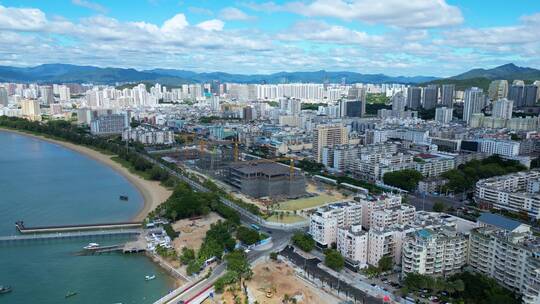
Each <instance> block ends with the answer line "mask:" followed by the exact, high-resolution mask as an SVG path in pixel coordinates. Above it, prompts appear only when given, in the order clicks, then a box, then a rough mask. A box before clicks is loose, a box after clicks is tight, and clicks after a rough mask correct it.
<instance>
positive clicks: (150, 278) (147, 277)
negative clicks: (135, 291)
mask: <svg viewBox="0 0 540 304" xmlns="http://www.w3.org/2000/svg"><path fill="white" fill-rule="evenodd" d="M155 278H156V276H155V275H151V276H148V275H147V276H145V277H144V279H145V280H146V281H151V280H153V279H155Z"/></svg>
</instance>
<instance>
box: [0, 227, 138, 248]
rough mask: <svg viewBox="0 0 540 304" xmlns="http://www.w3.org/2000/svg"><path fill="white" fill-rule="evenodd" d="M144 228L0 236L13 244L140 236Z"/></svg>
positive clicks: (3, 242)
mask: <svg viewBox="0 0 540 304" xmlns="http://www.w3.org/2000/svg"><path fill="white" fill-rule="evenodd" d="M142 231H143V230H142V229H121V230H105V231H68V232H58V233H37V234H24V235H8V236H0V245H1V244H4V245H5V244H13V243H23V242H35V241H48V240H65V239H78V238H86V239H88V238H97V237H100V238H103V237H122V236H138V235H140V234H141V233H142Z"/></svg>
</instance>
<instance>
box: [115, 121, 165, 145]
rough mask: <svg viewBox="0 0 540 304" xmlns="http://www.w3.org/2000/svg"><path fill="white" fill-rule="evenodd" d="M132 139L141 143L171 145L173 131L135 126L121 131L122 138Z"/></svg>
mask: <svg viewBox="0 0 540 304" xmlns="http://www.w3.org/2000/svg"><path fill="white" fill-rule="evenodd" d="M128 139H129V140H132V141H136V142H139V143H141V144H143V145H172V144H174V133H173V132H172V131H169V130H160V129H154V128H144V127H140V126H139V127H137V128H136V129H127V130H124V131H123V132H122V140H124V141H125V140H128Z"/></svg>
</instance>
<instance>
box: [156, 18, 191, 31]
mask: <svg viewBox="0 0 540 304" xmlns="http://www.w3.org/2000/svg"><path fill="white" fill-rule="evenodd" d="M188 25H189V23H188V22H187V20H186V16H185V15H184V14H176V15H175V16H174V17H172V18H171V19H169V20H166V21H165V22H164V23H163V26H162V27H161V30H162V31H163V32H165V33H174V32H177V31H181V30H183V29H184V28H186V27H187V26H188Z"/></svg>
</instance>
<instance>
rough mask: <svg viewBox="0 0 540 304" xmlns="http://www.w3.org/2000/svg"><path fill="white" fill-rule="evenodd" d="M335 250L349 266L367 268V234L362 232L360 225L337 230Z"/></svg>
mask: <svg viewBox="0 0 540 304" xmlns="http://www.w3.org/2000/svg"><path fill="white" fill-rule="evenodd" d="M337 250H338V251H339V252H340V253H341V255H343V257H344V258H345V261H346V263H348V264H349V265H350V266H352V267H355V268H365V267H366V266H367V253H368V232H367V231H363V230H362V226H361V225H355V226H351V227H349V228H338V233H337Z"/></svg>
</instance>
